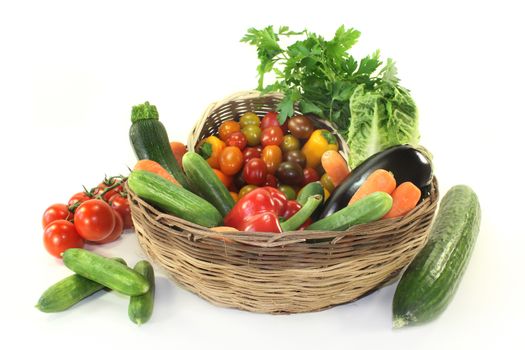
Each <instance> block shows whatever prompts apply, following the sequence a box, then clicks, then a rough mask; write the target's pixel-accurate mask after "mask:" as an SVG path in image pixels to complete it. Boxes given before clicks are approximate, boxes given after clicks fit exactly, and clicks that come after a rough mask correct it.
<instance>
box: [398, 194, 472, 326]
mask: <svg viewBox="0 0 525 350" xmlns="http://www.w3.org/2000/svg"><path fill="white" fill-rule="evenodd" d="M480 221H481V208H480V205H479V201H478V197H477V196H476V194H475V193H474V191H472V189H470V188H469V187H467V186H464V185H458V186H454V187H452V188H451V189H450V190H449V191H448V192H447V193H446V194H445V196H444V197H443V199H442V200H441V204H440V206H439V210H438V213H437V216H436V220H435V221H434V223H433V225H432V228H431V231H430V236H429V240H428V243H427V244H426V245H425V247H423V249H422V250H421V251H420V252H419V253H418V254H417V255H416V257H415V258H414V260H413V261H412V262H411V263H410V265H409V266H408V268H407V270H406V271H405V273H404V274H403V276H402V277H401V280H400V281H399V284H398V285H397V288H396V292H395V294H394V300H393V304H392V311H393V326H394V328H400V327H403V326H406V325H413V324H418V323H424V322H428V321H431V320H433V319H435V318H437V317H438V316H439V315H440V314H441V313H443V311H445V309H446V308H447V306H448V304H449V303H450V302H451V301H452V298H453V297H454V294H455V293H456V290H457V288H458V286H459V283H460V282H461V279H462V277H463V274H464V272H465V269H466V268H467V265H468V262H469V260H470V256H471V254H472V250H473V249H474V245H475V243H476V239H477V236H478V232H479V226H480Z"/></svg>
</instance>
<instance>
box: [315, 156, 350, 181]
mask: <svg viewBox="0 0 525 350" xmlns="http://www.w3.org/2000/svg"><path fill="white" fill-rule="evenodd" d="M321 164H322V165H323V169H324V171H326V173H327V174H328V176H330V178H331V179H332V182H333V184H334V186H335V187H337V186H338V185H339V184H340V183H341V182H342V181H343V180H344V179H345V177H347V176H348V174H350V168H348V163H347V162H346V160H345V159H344V158H343V156H341V154H339V152H337V151H334V150H329V151H326V152H324V153H323V155H322V157H321Z"/></svg>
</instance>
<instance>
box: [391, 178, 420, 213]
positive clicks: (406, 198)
mask: <svg viewBox="0 0 525 350" xmlns="http://www.w3.org/2000/svg"><path fill="white" fill-rule="evenodd" d="M420 198H421V190H420V189H419V188H418V187H417V186H416V185H414V184H413V183H412V182H403V183H402V184H401V185H399V186H397V188H396V189H395V190H394V192H392V199H393V202H392V208H391V209H390V211H389V212H388V213H386V215H385V216H383V218H397V217H398V216H403V215H405V214H406V213H408V212H409V211H411V210H412V209H414V208H415V207H416V205H417V202H419V199H420Z"/></svg>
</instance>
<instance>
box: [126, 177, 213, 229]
mask: <svg viewBox="0 0 525 350" xmlns="http://www.w3.org/2000/svg"><path fill="white" fill-rule="evenodd" d="M128 185H129V187H130V188H131V190H132V191H133V192H135V194H137V196H139V197H140V198H142V199H144V200H145V201H146V202H148V203H150V204H152V205H154V206H156V207H158V208H159V209H161V210H163V211H165V212H166V213H168V214H173V215H175V216H178V217H179V218H181V219H184V220H187V221H190V222H193V223H195V224H199V225H202V226H206V227H214V226H218V225H219V224H220V223H221V222H222V215H221V213H219V211H218V210H217V209H216V208H215V207H214V206H213V205H211V204H210V203H209V202H207V201H206V200H204V199H202V198H201V197H199V196H197V195H196V194H194V193H192V192H190V191H188V190H186V189H184V188H182V187H181V186H177V185H176V184H174V183H172V182H170V181H168V180H166V179H164V178H162V177H160V176H159V175H156V174H153V173H150V172H147V171H143V170H134V171H132V172H131V174H130V175H129V177H128Z"/></svg>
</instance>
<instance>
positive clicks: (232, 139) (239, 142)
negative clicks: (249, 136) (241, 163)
mask: <svg viewBox="0 0 525 350" xmlns="http://www.w3.org/2000/svg"><path fill="white" fill-rule="evenodd" d="M247 143H248V140H246V136H244V134H243V133H242V132H240V131H236V132H232V133H231V134H230V136H228V139H227V140H226V145H227V146H235V147H238V148H239V149H240V150H241V151H242V150H243V149H244V148H245V147H246V144H247Z"/></svg>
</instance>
